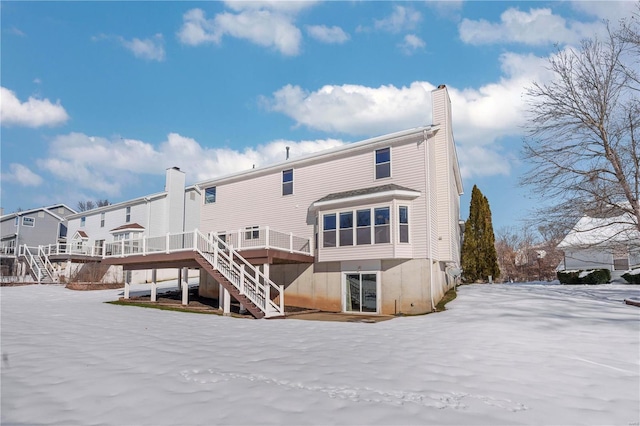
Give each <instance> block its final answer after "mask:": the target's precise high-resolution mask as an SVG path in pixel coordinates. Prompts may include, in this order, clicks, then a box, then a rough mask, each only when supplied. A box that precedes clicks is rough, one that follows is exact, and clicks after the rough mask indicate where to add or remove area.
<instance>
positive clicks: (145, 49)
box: [120, 34, 165, 62]
mask: <svg viewBox="0 0 640 426" xmlns="http://www.w3.org/2000/svg"><path fill="white" fill-rule="evenodd" d="M120 42H121V43H122V45H123V46H124V47H125V48H127V49H128V50H130V51H131V52H133V54H134V56H135V57H136V58H141V59H147V60H150V61H159V62H160V61H164V59H165V51H164V38H163V37H162V34H156V35H154V36H153V37H152V38H145V39H143V40H140V39H139V38H134V39H132V40H126V39H124V38H122V37H120Z"/></svg>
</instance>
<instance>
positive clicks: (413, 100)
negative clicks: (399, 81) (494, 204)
mask: <svg viewBox="0 0 640 426" xmlns="http://www.w3.org/2000/svg"><path fill="white" fill-rule="evenodd" d="M500 61H501V66H502V72H503V77H502V78H501V79H500V80H499V81H497V82H494V83H490V84H486V85H484V86H481V87H480V88H477V89H475V88H463V89H459V88H456V87H452V86H449V87H448V90H449V96H450V98H451V105H452V115H453V126H454V136H455V138H456V142H457V143H458V144H459V147H460V148H459V149H460V151H461V156H460V157H461V159H464V160H461V164H462V165H463V168H464V170H465V173H469V174H474V173H475V174H484V173H489V174H504V173H508V172H509V170H510V168H509V167H510V166H509V164H510V162H512V161H513V160H512V159H505V158H503V156H502V155H501V154H500V149H499V147H500V145H499V144H500V141H501V139H502V138H505V137H507V136H519V135H521V133H522V125H523V123H524V113H525V104H524V100H523V96H522V95H523V93H524V88H525V87H527V86H530V85H531V82H532V81H540V82H545V81H548V79H549V75H548V71H546V70H545V65H546V64H547V62H546V59H544V58H538V57H536V56H534V55H518V54H514V53H505V54H503V55H502V56H501V58H500ZM435 87H436V85H435V84H432V83H431V82H426V81H415V82H413V83H411V84H410V85H409V86H403V87H395V86H393V85H386V86H380V87H377V88H373V87H366V86H361V85H327V86H324V87H322V88H320V89H318V90H316V91H313V92H310V91H307V90H304V89H302V88H301V87H299V86H293V85H287V86H284V87H282V88H281V89H279V90H277V91H276V92H274V93H273V94H272V96H271V97H270V98H263V99H262V102H263V105H264V106H265V107H266V108H267V109H269V110H271V111H277V112H281V113H283V114H285V115H287V116H289V117H291V118H292V119H293V120H294V121H295V122H296V125H297V126H307V127H309V128H311V129H317V130H322V131H327V132H339V133H346V134H351V135H360V136H375V135H380V134H385V133H390V132H394V131H399V130H403V129H407V128H413V127H418V126H421V125H426V124H430V123H431V122H432V121H431V120H432V118H431V114H432V111H431V93H430V92H431V91H432V90H433V89H435ZM465 153H466V154H467V155H466V156H465V155H464V154H465ZM475 154H477V155H475ZM481 154H482V155H481ZM474 158H484V159H486V160H487V161H488V163H487V164H484V165H478V164H473V165H472V164H471V163H469V161H471V160H473V159H474ZM474 161H475V160H474ZM492 170H493V172H491V171H492Z"/></svg>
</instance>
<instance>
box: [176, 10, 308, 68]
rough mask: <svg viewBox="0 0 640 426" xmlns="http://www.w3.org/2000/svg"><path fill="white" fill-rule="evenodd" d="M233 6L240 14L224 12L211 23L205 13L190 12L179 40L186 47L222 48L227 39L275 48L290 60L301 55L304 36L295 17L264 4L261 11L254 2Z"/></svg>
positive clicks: (179, 34) (198, 11) (185, 19)
mask: <svg viewBox="0 0 640 426" xmlns="http://www.w3.org/2000/svg"><path fill="white" fill-rule="evenodd" d="M233 5H235V6H236V8H235V9H234V10H238V11H239V12H238V13H230V12H223V13H219V14H217V15H216V16H215V17H213V18H212V19H207V18H206V16H205V13H204V12H203V11H202V10H201V9H192V10H189V11H187V12H186V13H185V14H184V16H183V25H182V27H181V28H180V30H179V31H178V33H177V35H178V39H179V40H180V41H181V42H182V43H184V44H188V45H191V46H197V45H199V44H203V43H215V44H220V43H221V42H222V38H223V37H224V36H225V35H227V36H231V37H235V38H239V39H244V40H248V41H250V42H252V43H254V44H257V45H260V46H265V47H272V48H274V49H276V50H278V51H280V53H282V54H283V55H287V56H295V55H297V54H298V53H299V52H300V44H301V42H302V33H301V32H300V30H299V29H298V28H297V27H296V26H295V25H294V24H293V20H294V15H292V14H289V13H285V12H282V11H281V9H282V8H281V7H280V8H278V7H273V10H271V9H269V8H267V6H270V5H272V4H270V3H268V4H262V3H260V4H259V5H260V7H258V4H254V3H252V2H249V3H246V4H245V3H244V2H240V3H238V4H236V3H233ZM250 6H251V7H250ZM298 9H299V7H298V8H297V9H295V10H298ZM290 10H291V9H287V11H290Z"/></svg>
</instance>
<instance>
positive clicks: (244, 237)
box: [2, 226, 313, 258]
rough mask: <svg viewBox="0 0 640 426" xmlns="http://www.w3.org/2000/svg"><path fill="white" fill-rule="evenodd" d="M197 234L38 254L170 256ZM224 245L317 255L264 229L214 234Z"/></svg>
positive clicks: (68, 246) (305, 243)
mask: <svg viewBox="0 0 640 426" xmlns="http://www.w3.org/2000/svg"><path fill="white" fill-rule="evenodd" d="M194 235H195V234H194V232H193V231H189V232H180V233H176V234H165V235H162V236H154V237H146V236H145V237H140V238H132V239H128V240H120V241H114V242H110V243H103V244H104V245H103V246H90V245H89V244H86V243H80V242H71V243H57V244H49V245H43V246H39V247H38V253H40V254H42V255H44V256H46V257H50V256H55V255H77V256H90V257H103V258H104V257H114V256H127V255H131V254H143V255H146V254H150V253H170V252H174V251H179V250H189V249H190V248H192V247H193V245H194ZM212 235H214V236H215V237H216V238H218V239H219V240H220V241H221V242H223V243H225V244H227V245H228V246H229V247H232V248H233V249H234V250H235V251H238V252H240V251H243V250H257V249H273V250H282V251H286V252H289V253H298V254H306V255H309V256H313V249H312V246H311V242H310V241H309V239H308V238H302V237H298V236H296V235H293V234H292V233H285V232H280V231H276V230H273V229H270V228H269V227H268V226H267V227H263V228H251V229H239V230H236V231H229V232H221V233H212ZM14 253H15V248H13V247H2V254H14Z"/></svg>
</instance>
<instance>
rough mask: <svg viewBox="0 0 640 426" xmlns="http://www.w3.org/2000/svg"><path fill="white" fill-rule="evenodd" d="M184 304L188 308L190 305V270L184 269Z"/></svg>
mask: <svg viewBox="0 0 640 426" xmlns="http://www.w3.org/2000/svg"><path fill="white" fill-rule="evenodd" d="M181 272H182V278H181V279H182V304H183V305H184V306H187V305H188V304H189V269H188V268H182V270H181Z"/></svg>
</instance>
